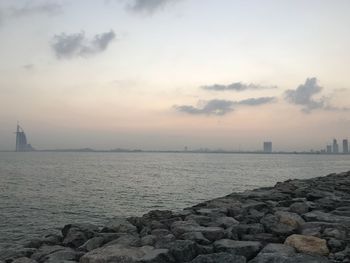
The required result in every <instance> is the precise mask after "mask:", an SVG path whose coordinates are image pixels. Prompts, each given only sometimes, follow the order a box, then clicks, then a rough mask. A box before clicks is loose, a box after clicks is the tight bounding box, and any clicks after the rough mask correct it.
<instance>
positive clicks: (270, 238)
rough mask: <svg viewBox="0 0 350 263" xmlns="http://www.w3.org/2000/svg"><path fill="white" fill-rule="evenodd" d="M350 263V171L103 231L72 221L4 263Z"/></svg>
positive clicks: (113, 224) (155, 214)
mask: <svg viewBox="0 0 350 263" xmlns="http://www.w3.org/2000/svg"><path fill="white" fill-rule="evenodd" d="M3 262H6V263H74V262H81V263H110V262H123V263H134V262H142V263H166V262H169V263H175V262H192V263H225V262H237V263H244V262H249V263H277V262H281V263H292V262H306V263H323V262H350V172H346V173H341V174H330V175H327V176H325V177H317V178H313V179H308V180H288V181H286V182H282V183H277V184H276V185H275V186H274V187H268V188H259V189H255V190H251V191H245V192H242V193H232V194H230V195H227V196H224V197H220V198H217V199H213V200H210V201H207V202H203V203H200V204H198V205H196V206H193V207H189V208H185V209H184V210H182V211H180V212H172V211H166V210H165V211H160V210H155V211H150V212H149V213H147V214H145V215H143V216H142V217H130V218H115V219H113V220H111V221H110V222H109V223H107V224H106V225H105V226H95V225H90V224H70V225H66V226H64V227H63V228H62V230H61V233H60V234H48V235H46V236H45V237H43V238H42V239H34V240H32V241H30V242H29V243H27V244H25V245H23V246H14V247H11V248H8V249H4V250H2V251H0V263H3Z"/></svg>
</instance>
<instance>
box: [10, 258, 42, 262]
mask: <svg viewBox="0 0 350 263" xmlns="http://www.w3.org/2000/svg"><path fill="white" fill-rule="evenodd" d="M12 263H37V262H36V261H35V260H34V259H30V258H27V257H22V258H17V259H15V260H14V261H12Z"/></svg>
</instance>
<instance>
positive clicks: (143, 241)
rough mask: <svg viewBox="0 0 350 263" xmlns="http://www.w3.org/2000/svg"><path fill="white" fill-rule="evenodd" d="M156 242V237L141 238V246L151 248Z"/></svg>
mask: <svg viewBox="0 0 350 263" xmlns="http://www.w3.org/2000/svg"><path fill="white" fill-rule="evenodd" d="M156 242H157V237H156V236H153V235H147V236H144V237H142V238H141V246H153V245H154V244H155V243H156Z"/></svg>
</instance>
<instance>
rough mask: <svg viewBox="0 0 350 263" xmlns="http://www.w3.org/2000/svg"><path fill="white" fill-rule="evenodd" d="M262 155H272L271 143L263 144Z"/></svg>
mask: <svg viewBox="0 0 350 263" xmlns="http://www.w3.org/2000/svg"><path fill="white" fill-rule="evenodd" d="M264 153H272V142H264Z"/></svg>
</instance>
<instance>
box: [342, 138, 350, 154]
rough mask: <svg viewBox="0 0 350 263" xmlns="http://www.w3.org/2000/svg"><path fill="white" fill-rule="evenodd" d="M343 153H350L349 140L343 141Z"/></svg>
mask: <svg viewBox="0 0 350 263" xmlns="http://www.w3.org/2000/svg"><path fill="white" fill-rule="evenodd" d="M343 153H349V142H348V140H346V139H344V140H343Z"/></svg>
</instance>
